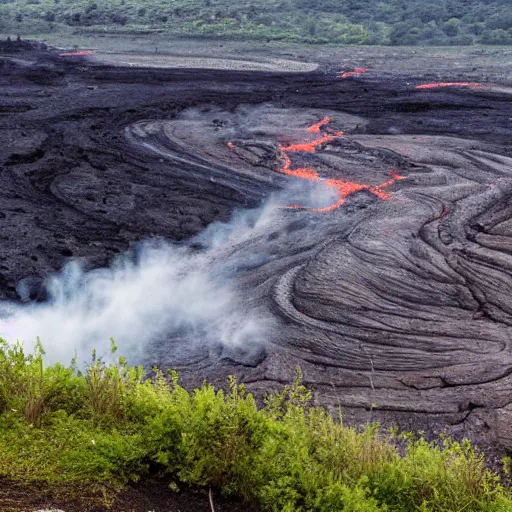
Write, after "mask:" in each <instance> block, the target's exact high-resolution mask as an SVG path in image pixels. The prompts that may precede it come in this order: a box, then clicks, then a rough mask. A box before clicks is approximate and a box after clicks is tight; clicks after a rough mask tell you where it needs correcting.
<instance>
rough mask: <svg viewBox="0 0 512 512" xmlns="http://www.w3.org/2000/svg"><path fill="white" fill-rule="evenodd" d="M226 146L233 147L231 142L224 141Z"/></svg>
mask: <svg viewBox="0 0 512 512" xmlns="http://www.w3.org/2000/svg"><path fill="white" fill-rule="evenodd" d="M226 146H227V147H228V148H229V149H233V148H234V147H235V146H234V144H233V143H232V142H226Z"/></svg>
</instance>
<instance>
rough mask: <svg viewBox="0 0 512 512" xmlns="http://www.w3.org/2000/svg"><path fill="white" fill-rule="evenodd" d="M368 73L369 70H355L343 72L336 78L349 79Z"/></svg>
mask: <svg viewBox="0 0 512 512" xmlns="http://www.w3.org/2000/svg"><path fill="white" fill-rule="evenodd" d="M368 71H370V69H369V68H356V69H354V71H345V73H342V74H341V75H338V78H350V77H353V76H360V75H361V74H363V73H368Z"/></svg>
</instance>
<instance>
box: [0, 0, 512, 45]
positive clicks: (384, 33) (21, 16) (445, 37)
mask: <svg viewBox="0 0 512 512" xmlns="http://www.w3.org/2000/svg"><path fill="white" fill-rule="evenodd" d="M71 30H72V31H75V33H105V32H106V33H111V32H118V33H124V34H144V35H146V36H147V35H152V34H153V35H154V34H156V33H162V34H165V35H171V36H194V37H225V38H237V39H268V40H270V39H273V40H277V39H278V40H287V41H302V42H311V43H335V44H385V45H387V44H391V45H415V44H420V45H438V46H439V45H470V44H494V45H509V44H512V4H511V2H510V0H486V1H483V0H238V1H237V2H236V3H233V2H230V1H228V0H173V1H172V2H168V1H166V0H119V1H116V2H113V1H112V0H0V32H6V33H14V34H16V33H20V34H22V35H26V34H44V33H51V32H59V33H60V32H62V31H71Z"/></svg>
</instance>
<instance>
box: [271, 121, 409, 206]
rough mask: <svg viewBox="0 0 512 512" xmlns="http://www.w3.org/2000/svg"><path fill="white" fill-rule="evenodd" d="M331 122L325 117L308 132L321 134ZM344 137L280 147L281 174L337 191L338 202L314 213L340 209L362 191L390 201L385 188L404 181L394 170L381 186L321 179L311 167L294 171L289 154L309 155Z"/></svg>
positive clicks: (339, 135)
mask: <svg viewBox="0 0 512 512" xmlns="http://www.w3.org/2000/svg"><path fill="white" fill-rule="evenodd" d="M330 121H331V119H330V118H329V117H325V118H324V119H322V120H321V121H319V122H318V123H315V124H313V125H311V126H310V127H309V128H308V131H309V132H310V133H320V130H321V128H322V127H323V126H325V125H326V124H328V123H329V122H330ZM342 136H343V132H335V134H334V135H327V134H326V133H323V134H322V136H321V137H319V138H318V139H315V140H314V141H312V142H307V143H306V142H305V143H301V144H292V145H290V146H282V145H279V149H280V150H281V156H282V158H283V160H284V164H283V166H282V167H281V168H280V169H279V171H280V172H282V173H283V174H287V175H288V176H294V177H296V178H302V179H306V180H310V181H322V182H324V183H325V184H326V185H327V187H329V188H332V189H334V190H336V192H337V194H338V197H339V199H338V201H336V202H335V203H334V204H332V205H330V206H327V207H325V208H312V211H314V212H321V213H324V212H330V211H332V210H335V209H336V208H339V207H340V206H341V205H342V204H343V203H344V202H345V199H346V198H347V197H348V196H349V195H350V194H353V193H355V192H359V191H360V190H368V191H369V192H371V193H372V194H374V195H376V196H377V197H380V198H381V199H390V198H391V195H390V194H389V193H388V192H385V191H383V190H382V189H383V188H386V187H389V186H390V185H392V184H393V183H394V182H395V181H398V180H403V179H404V177H403V176H400V175H399V174H397V173H395V172H394V171H393V170H392V171H390V174H391V179H390V180H388V181H386V182H384V183H381V184H380V185H376V186H371V185H367V184H365V183H354V182H352V181H344V180H336V179H325V178H320V176H319V175H318V172H317V171H315V169H312V168H311V167H301V168H297V169H292V168H291V166H292V162H291V159H290V157H289V156H288V153H289V152H293V151H305V152H308V153H313V152H315V150H316V148H317V147H319V146H320V145H322V144H324V143H325V142H330V141H332V140H334V139H337V138H339V137H342ZM288 208H293V209H303V208H304V207H303V206H300V205H290V206H289V207H288Z"/></svg>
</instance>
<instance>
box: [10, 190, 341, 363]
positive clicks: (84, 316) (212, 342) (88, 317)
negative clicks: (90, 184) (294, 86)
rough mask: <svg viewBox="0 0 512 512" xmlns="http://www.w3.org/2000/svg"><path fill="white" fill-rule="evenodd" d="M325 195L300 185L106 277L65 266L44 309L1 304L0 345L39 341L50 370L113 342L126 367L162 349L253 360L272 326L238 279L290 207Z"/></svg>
mask: <svg viewBox="0 0 512 512" xmlns="http://www.w3.org/2000/svg"><path fill="white" fill-rule="evenodd" d="M331 195H332V191H330V190H329V189H327V187H325V186H321V185H318V184H315V185H314V186H311V185H310V184H304V183H298V184H297V185H295V188H293V189H289V190H287V191H286V192H281V193H279V194H276V195H273V196H271V197H270V198H269V199H268V200H267V201H266V202H265V204H263V205H262V206H261V207H260V208H257V209H253V210H240V211H236V212H235V213H234V214H233V216H232V218H231V220H230V221H229V222H225V223H221V222H214V223H212V224H211V225H210V226H208V227H207V228H206V229H205V230H204V231H203V232H202V233H201V234H200V235H199V236H197V237H195V238H194V239H192V240H190V241H189V242H188V243H187V244H184V245H183V244H180V245H178V244H172V243H169V242H166V241H164V240H149V241H146V242H144V243H141V244H140V246H139V247H137V248H136V249H135V250H134V251H131V252H129V253H127V254H124V255H122V256H120V257H119V258H118V259H117V260H115V261H114V262H113V264H112V265H111V267H110V268H106V269H98V270H93V271H85V270H84V269H83V268H82V266H81V265H80V263H78V262H74V263H71V264H69V265H67V266H66V267H65V268H64V269H63V270H62V272H61V273H60V274H58V275H56V276H54V277H51V278H50V279H49V280H48V282H47V289H48V295H49V300H48V301H46V302H44V303H31V304H19V303H4V304H0V318H1V319H0V336H2V337H4V338H5V339H7V340H8V341H11V342H12V341H14V340H20V341H21V342H23V343H24V345H25V346H26V347H27V348H29V349H31V348H32V347H33V345H34V343H35V341H36V339H37V337H40V339H41V341H42V344H43V347H44V349H45V351H46V355H47V360H48V361H50V362H56V361H60V362H63V363H67V362H69V361H70V360H71V359H72V358H73V357H74V356H75V355H76V356H77V360H78V362H79V364H83V362H85V361H88V360H90V354H91V351H92V349H96V350H97V351H98V353H99V354H100V355H102V356H103V357H106V358H108V355H109V348H110V337H114V339H115V340H116V343H117V344H118V345H119V347H120V352H121V353H122V354H123V355H125V356H127V357H128V358H129V360H130V361H131V362H133V363H135V362H141V361H147V360H148V354H147V353H146V352H147V350H151V348H150V346H151V347H154V346H155V344H164V345H165V344H166V343H169V340H174V345H176V342H178V343H180V344H182V345H183V344H186V345H187V347H188V348H193V347H192V346H193V345H194V344H195V345H197V344H200V345H201V346H202V347H205V346H211V347H217V349H218V347H219V346H220V347H224V352H225V353H226V352H227V353H228V354H229V351H230V350H232V349H233V348H237V347H238V348H242V350H243V351H245V352H246V353H247V352H249V353H251V351H254V350H258V347H261V346H264V344H265V342H266V340H268V338H269V333H270V331H271V330H272V326H273V320H272V318H271V316H270V314H268V313H266V312H261V311H260V310H258V309H257V308H256V307H253V306H251V300H250V299H251V297H250V296H248V293H250V291H245V292H242V291H241V290H239V289H238V288H237V286H236V284H237V279H236V277H237V272H238V271H239V270H240V269H245V270H247V268H251V266H258V265H260V264H262V263H264V262H265V261H266V259H268V258H269V256H268V255H267V254H266V252H265V243H264V241H265V239H266V236H267V234H268V233H269V232H270V231H271V230H276V229H282V227H283V215H282V213H283V209H284V208H286V205H287V204H288V202H289V201H293V200H294V199H296V198H298V199H299V200H300V201H301V204H311V205H314V206H316V205H319V204H320V205H321V204H323V203H327V204H329V201H332V197H331ZM260 242H261V243H260ZM176 340H177V341H176ZM175 348H176V347H175ZM180 348H181V349H182V348H183V347H180ZM217 352H218V350H217Z"/></svg>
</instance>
